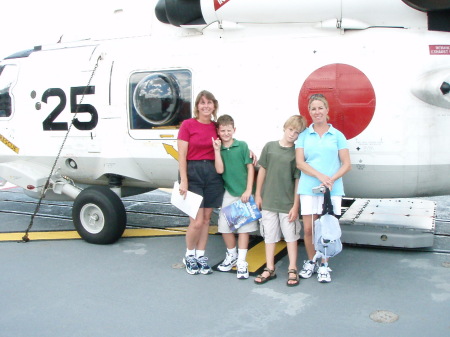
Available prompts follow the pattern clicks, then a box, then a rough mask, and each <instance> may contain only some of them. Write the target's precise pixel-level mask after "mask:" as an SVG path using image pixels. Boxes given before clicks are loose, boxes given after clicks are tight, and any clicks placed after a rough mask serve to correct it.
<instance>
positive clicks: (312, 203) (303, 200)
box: [300, 194, 342, 215]
mask: <svg viewBox="0 0 450 337" xmlns="http://www.w3.org/2000/svg"><path fill="white" fill-rule="evenodd" d="M341 202H342V197H341V196H331V203H332V204H333V211H334V214H336V215H341ZM322 205H323V195H320V196H315V195H305V194H301V195H300V212H301V214H302V215H311V214H322Z"/></svg>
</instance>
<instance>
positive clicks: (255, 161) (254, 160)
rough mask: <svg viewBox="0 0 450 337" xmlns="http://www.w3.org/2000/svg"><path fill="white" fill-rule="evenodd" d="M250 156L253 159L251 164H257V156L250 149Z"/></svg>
mask: <svg viewBox="0 0 450 337" xmlns="http://www.w3.org/2000/svg"><path fill="white" fill-rule="evenodd" d="M250 158H252V159H253V166H256V165H257V164H258V157H257V156H256V154H255V153H254V152H253V151H252V150H250Z"/></svg>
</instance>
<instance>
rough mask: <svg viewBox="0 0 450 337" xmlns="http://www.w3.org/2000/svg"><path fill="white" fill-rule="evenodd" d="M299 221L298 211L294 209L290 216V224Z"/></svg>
mask: <svg viewBox="0 0 450 337" xmlns="http://www.w3.org/2000/svg"><path fill="white" fill-rule="evenodd" d="M297 219H298V209H297V208H296V207H292V208H291V210H290V211H289V214H288V220H289V222H294V221H295V220H297Z"/></svg>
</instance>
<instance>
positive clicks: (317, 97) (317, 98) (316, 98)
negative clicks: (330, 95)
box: [308, 94, 330, 121]
mask: <svg viewBox="0 0 450 337" xmlns="http://www.w3.org/2000/svg"><path fill="white" fill-rule="evenodd" d="M313 101H321V102H322V103H323V105H325V108H326V109H327V110H328V111H330V106H329V104H328V100H327V98H326V97H325V96H324V95H323V94H314V95H311V96H310V97H309V101H308V111H309V110H310V108H311V103H312V102H313ZM329 119H330V116H329V115H327V121H328V120H329Z"/></svg>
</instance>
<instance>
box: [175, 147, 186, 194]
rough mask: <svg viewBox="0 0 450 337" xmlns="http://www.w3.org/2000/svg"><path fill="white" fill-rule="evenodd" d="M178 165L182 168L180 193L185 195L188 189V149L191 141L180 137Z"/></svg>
mask: <svg viewBox="0 0 450 337" xmlns="http://www.w3.org/2000/svg"><path fill="white" fill-rule="evenodd" d="M177 145H178V167H179V170H180V179H181V181H180V194H181V195H185V194H186V192H187V190H188V177H187V159H186V158H187V151H188V147H189V143H188V142H186V141H184V140H181V139H178V141H177Z"/></svg>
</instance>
